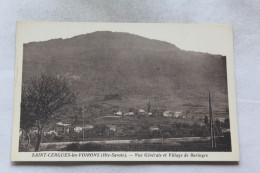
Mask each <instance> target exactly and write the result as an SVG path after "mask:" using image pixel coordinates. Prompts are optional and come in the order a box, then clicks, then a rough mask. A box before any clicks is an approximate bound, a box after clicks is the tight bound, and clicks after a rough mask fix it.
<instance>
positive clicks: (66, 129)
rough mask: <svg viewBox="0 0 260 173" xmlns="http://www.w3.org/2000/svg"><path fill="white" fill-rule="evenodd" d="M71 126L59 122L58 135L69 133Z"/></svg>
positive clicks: (57, 125) (57, 124) (57, 126)
mask: <svg viewBox="0 0 260 173" xmlns="http://www.w3.org/2000/svg"><path fill="white" fill-rule="evenodd" d="M69 126H70V124H63V123H62V122H58V123H56V130H55V131H56V132H57V133H58V134H60V133H61V134H65V133H69Z"/></svg>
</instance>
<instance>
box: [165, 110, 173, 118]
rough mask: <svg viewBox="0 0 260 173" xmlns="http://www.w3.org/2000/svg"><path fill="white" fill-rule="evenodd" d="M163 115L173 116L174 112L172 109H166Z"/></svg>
mask: <svg viewBox="0 0 260 173" xmlns="http://www.w3.org/2000/svg"><path fill="white" fill-rule="evenodd" d="M163 116H165V117H172V116H173V114H172V112H171V111H164V112H163Z"/></svg>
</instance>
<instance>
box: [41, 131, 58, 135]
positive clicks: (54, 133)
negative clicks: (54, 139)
mask: <svg viewBox="0 0 260 173" xmlns="http://www.w3.org/2000/svg"><path fill="white" fill-rule="evenodd" d="M52 135H53V136H58V133H57V132H56V131H55V130H50V131H48V132H46V131H44V133H43V136H52Z"/></svg>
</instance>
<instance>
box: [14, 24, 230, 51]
mask: <svg viewBox="0 0 260 173" xmlns="http://www.w3.org/2000/svg"><path fill="white" fill-rule="evenodd" d="M95 31H112V32H128V33H131V34H136V35H139V36H143V37H146V38H150V39H155V40H161V41H166V42H169V43H172V44H174V45H176V46H177V47H179V48H180V49H183V50H190V51H196V52H205V53H211V54H220V55H224V56H229V55H230V56H233V35H232V26H231V25H209V24H166V23H165V24H155V23H145V24H144V23H83V22H82V23H77V22H73V23H69V22H60V23H59V22H18V23H17V35H16V36H17V42H19V43H29V42H34V41H46V40H50V39H56V38H63V39H65V38H71V37H74V36H77V35H80V34H86V33H91V32H95Z"/></svg>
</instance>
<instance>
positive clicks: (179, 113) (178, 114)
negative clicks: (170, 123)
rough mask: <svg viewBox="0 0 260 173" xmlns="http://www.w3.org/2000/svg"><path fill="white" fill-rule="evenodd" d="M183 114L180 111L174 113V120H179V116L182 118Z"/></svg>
mask: <svg viewBox="0 0 260 173" xmlns="http://www.w3.org/2000/svg"><path fill="white" fill-rule="evenodd" d="M181 114H182V112H178V111H176V112H174V116H173V117H174V118H178V117H179V116H181Z"/></svg>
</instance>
